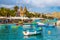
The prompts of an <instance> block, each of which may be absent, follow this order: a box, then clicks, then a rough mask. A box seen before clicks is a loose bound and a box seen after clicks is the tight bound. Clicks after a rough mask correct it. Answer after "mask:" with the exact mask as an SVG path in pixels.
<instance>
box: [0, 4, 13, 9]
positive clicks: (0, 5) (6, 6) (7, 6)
mask: <svg viewBox="0 0 60 40" xmlns="http://www.w3.org/2000/svg"><path fill="white" fill-rule="evenodd" d="M0 7H5V8H12V7H14V5H5V4H0Z"/></svg>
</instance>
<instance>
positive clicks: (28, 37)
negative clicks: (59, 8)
mask: <svg viewBox="0 0 60 40" xmlns="http://www.w3.org/2000/svg"><path fill="white" fill-rule="evenodd" d="M8 19H9V20H11V19H13V20H16V19H19V17H11V18H6V19H5V21H6V20H8ZM20 19H21V18H20ZM23 19H24V20H23V21H24V22H23V24H21V23H20V22H19V21H20V20H19V21H18V24H17V23H15V24H14V23H12V22H11V23H10V24H9V21H7V22H6V23H5V24H0V40H60V38H59V37H60V28H59V27H58V26H57V25H56V24H55V22H57V21H58V20H57V19H56V18H55V19H53V20H50V19H44V18H23ZM28 19H29V20H28ZM13 20H12V21H13ZM26 20H27V21H26ZM55 25H56V26H55ZM23 32H25V34H24V33H23ZM28 32H29V33H28ZM27 33H28V34H27ZM38 33H39V34H38ZM55 38H56V39H55Z"/></svg>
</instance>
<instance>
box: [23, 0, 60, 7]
mask: <svg viewBox="0 0 60 40" xmlns="http://www.w3.org/2000/svg"><path fill="white" fill-rule="evenodd" d="M23 2H24V3H26V4H30V5H32V6H36V7H50V6H60V0H23Z"/></svg>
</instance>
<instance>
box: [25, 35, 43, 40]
mask: <svg viewBox="0 0 60 40" xmlns="http://www.w3.org/2000/svg"><path fill="white" fill-rule="evenodd" d="M24 39H25V40H29V39H30V40H31V39H32V40H37V39H39V40H43V35H33V36H24Z"/></svg>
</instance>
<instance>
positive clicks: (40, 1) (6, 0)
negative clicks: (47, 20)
mask: <svg viewBox="0 0 60 40" xmlns="http://www.w3.org/2000/svg"><path fill="white" fill-rule="evenodd" d="M15 5H17V6H19V7H20V6H22V7H25V6H26V7H27V9H28V10H29V11H31V12H39V13H51V12H60V0H0V7H6V8H13V7H14V6H15Z"/></svg>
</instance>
